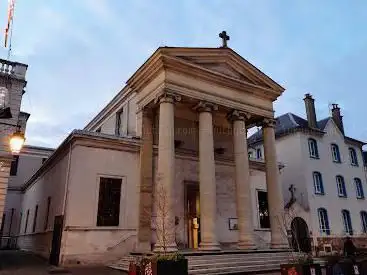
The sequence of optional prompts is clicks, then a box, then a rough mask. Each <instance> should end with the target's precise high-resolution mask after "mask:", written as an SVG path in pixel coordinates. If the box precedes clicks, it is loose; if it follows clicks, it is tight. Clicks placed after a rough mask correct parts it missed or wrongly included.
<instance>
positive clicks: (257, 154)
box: [256, 148, 263, 159]
mask: <svg viewBox="0 0 367 275" xmlns="http://www.w3.org/2000/svg"><path fill="white" fill-rule="evenodd" d="M256 158H257V159H262V158H263V156H262V152H261V149H260V148H257V149H256Z"/></svg>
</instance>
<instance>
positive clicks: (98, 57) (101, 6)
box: [0, 0, 367, 147]
mask: <svg viewBox="0 0 367 275" xmlns="http://www.w3.org/2000/svg"><path fill="white" fill-rule="evenodd" d="M6 10H7V1H6V0H0V20H2V23H1V21H0V25H1V26H5V24H6V15H7V11H6ZM366 29H367V1H362V0H361V1H357V0H354V1H341V0H340V1H339V0H330V1H319V0H317V1H296V0H289V1H286V0H279V1H276V0H268V1H261V0H254V1H245V0H238V1H237V0H226V1H224V0H222V1H217V0H210V1H199V0H196V1H194V0H181V1H178V0H176V1H172V0H171V1H168V0H167V1H159V0H155V1H148V0H145V1H143V0H63V1H61V0H31V1H29V0H27V1H26V0H17V2H16V8H15V22H14V35H13V53H12V56H11V60H13V61H19V62H24V63H27V64H29V68H28V73H27V80H28V85H27V89H26V90H27V93H26V94H25V95H24V96H23V103H22V110H24V111H26V112H29V113H31V117H30V119H29V122H28V128H27V133H26V134H27V143H28V144H32V145H40V146H51V147H56V146H58V145H59V143H60V142H61V141H62V140H63V139H64V138H65V137H66V136H67V135H68V133H70V131H72V130H73V129H81V128H83V127H84V126H85V125H86V123H87V122H89V121H90V120H91V119H92V118H93V117H94V116H95V115H96V114H97V113H98V112H99V110H101V108H102V107H103V106H104V105H106V104H107V103H108V102H109V101H110V100H111V99H112V97H113V96H114V95H115V94H116V93H117V92H118V91H119V90H120V89H121V88H122V87H123V86H124V85H125V82H126V80H127V79H128V78H129V77H130V76H131V74H132V73H133V72H134V71H135V70H136V69H137V68H138V67H139V66H140V65H141V64H142V63H143V62H144V61H145V60H146V59H147V58H148V57H149V56H150V55H151V54H152V53H153V52H154V51H155V49H156V48H157V47H159V46H182V47H185V46H187V47H218V46H220V43H221V42H220V39H219V38H218V33H219V32H220V31H222V30H226V31H227V33H228V34H229V35H230V37H231V40H230V41H229V46H230V47H231V48H232V49H233V50H235V51H236V52H237V53H239V54H240V55H242V56H243V57H244V58H246V59H247V60H248V61H249V62H251V63H252V64H253V65H255V66H256V67H258V68H259V69H261V70H262V71H263V72H264V73H266V74H268V75H269V76H270V77H272V78H273V79H274V80H275V81H277V82H278V83H279V84H281V85H282V86H284V87H285V88H286V91H285V93H284V94H283V96H282V97H281V98H279V99H278V101H277V102H276V104H275V110H276V115H280V114H282V113H285V112H293V113H295V114H297V115H301V116H305V111H304V103H303V100H302V99H303V95H304V94H305V93H311V94H312V95H313V96H314V98H315V99H316V109H317V116H318V119H321V118H324V117H326V116H328V114H329V105H330V104H331V103H339V104H340V106H341V108H342V113H343V115H344V125H345V128H346V134H347V135H349V136H351V137H354V138H357V139H361V140H367V127H366V118H367V108H366V98H367V95H366V87H365V86H366V85H365V81H366V79H367V31H366ZM1 39H2V42H1V44H3V37H1ZM0 55H1V57H2V58H6V56H7V51H6V50H5V49H4V48H2V49H1V51H0Z"/></svg>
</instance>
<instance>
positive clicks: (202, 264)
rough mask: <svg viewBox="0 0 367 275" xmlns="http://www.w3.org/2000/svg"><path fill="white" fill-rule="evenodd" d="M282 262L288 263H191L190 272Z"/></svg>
mask: <svg viewBox="0 0 367 275" xmlns="http://www.w3.org/2000/svg"><path fill="white" fill-rule="evenodd" d="M282 262H286V261H279V260H276V259H275V260H267V261H266V262H264V261H262V260H260V261H251V262H232V261H231V262H218V263H213V262H206V263H200V264H197V263H190V268H189V269H190V270H194V269H202V268H210V267H214V266H217V267H231V266H242V265H245V266H247V265H249V266H259V265H264V263H266V264H279V263H282Z"/></svg>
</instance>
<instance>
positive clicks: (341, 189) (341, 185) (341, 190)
mask: <svg viewBox="0 0 367 275" xmlns="http://www.w3.org/2000/svg"><path fill="white" fill-rule="evenodd" d="M336 187H337V189H338V196H339V197H346V196H347V189H346V188H345V182H344V178H343V177H342V176H336Z"/></svg>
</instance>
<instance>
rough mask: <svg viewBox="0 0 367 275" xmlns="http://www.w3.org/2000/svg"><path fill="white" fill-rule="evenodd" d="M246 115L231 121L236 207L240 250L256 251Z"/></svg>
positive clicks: (233, 115) (232, 116) (231, 117)
mask: <svg viewBox="0 0 367 275" xmlns="http://www.w3.org/2000/svg"><path fill="white" fill-rule="evenodd" d="M246 116H247V115H246V114H244V113H240V112H237V111H234V112H233V113H232V114H231V116H230V119H231V120H232V122H233V142H234V161H235V165H236V167H235V181H236V196H237V201H236V206H237V218H238V248H239V249H255V248H256V245H255V242H254V235H253V234H254V228H253V221H252V203H251V183H250V166H249V159H248V151H247V135H246V132H247V131H246V125H245V118H246Z"/></svg>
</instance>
